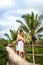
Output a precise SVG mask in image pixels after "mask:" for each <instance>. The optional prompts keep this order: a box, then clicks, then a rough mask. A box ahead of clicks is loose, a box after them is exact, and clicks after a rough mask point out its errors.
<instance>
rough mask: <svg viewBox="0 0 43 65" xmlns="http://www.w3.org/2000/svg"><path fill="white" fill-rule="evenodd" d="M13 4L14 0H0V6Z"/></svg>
mask: <svg viewBox="0 0 43 65" xmlns="http://www.w3.org/2000/svg"><path fill="white" fill-rule="evenodd" d="M13 4H15V0H0V8H3V7H6V6H8V7H9V6H12V5H13Z"/></svg>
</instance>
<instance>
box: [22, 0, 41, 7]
mask: <svg viewBox="0 0 43 65" xmlns="http://www.w3.org/2000/svg"><path fill="white" fill-rule="evenodd" d="M23 2H24V4H25V6H29V7H32V6H37V5H39V4H40V3H42V0H23Z"/></svg>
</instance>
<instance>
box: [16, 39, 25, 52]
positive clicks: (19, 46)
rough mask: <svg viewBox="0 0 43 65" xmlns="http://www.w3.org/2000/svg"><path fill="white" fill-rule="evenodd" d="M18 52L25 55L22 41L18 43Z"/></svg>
mask: <svg viewBox="0 0 43 65" xmlns="http://www.w3.org/2000/svg"><path fill="white" fill-rule="evenodd" d="M16 51H20V52H23V53H24V42H23V41H22V40H19V41H17V44H16Z"/></svg>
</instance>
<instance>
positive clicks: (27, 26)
mask: <svg viewBox="0 0 43 65" xmlns="http://www.w3.org/2000/svg"><path fill="white" fill-rule="evenodd" d="M21 18H22V19H24V21H21V20H17V21H16V22H18V23H19V24H20V27H19V28H22V29H23V30H24V32H25V33H26V34H30V36H31V42H32V53H33V62H34V63H35V59H34V43H35V40H36V39H37V38H36V37H37V36H38V33H39V32H41V31H43V27H41V26H40V24H41V22H40V19H39V17H38V16H37V14H36V15H34V13H33V12H32V13H31V14H25V15H22V17H21ZM39 26H40V27H39Z"/></svg>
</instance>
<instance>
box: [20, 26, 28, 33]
mask: <svg viewBox="0 0 43 65" xmlns="http://www.w3.org/2000/svg"><path fill="white" fill-rule="evenodd" d="M20 28H22V29H23V30H24V32H26V33H29V29H28V28H27V27H26V26H24V25H21V26H20Z"/></svg>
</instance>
